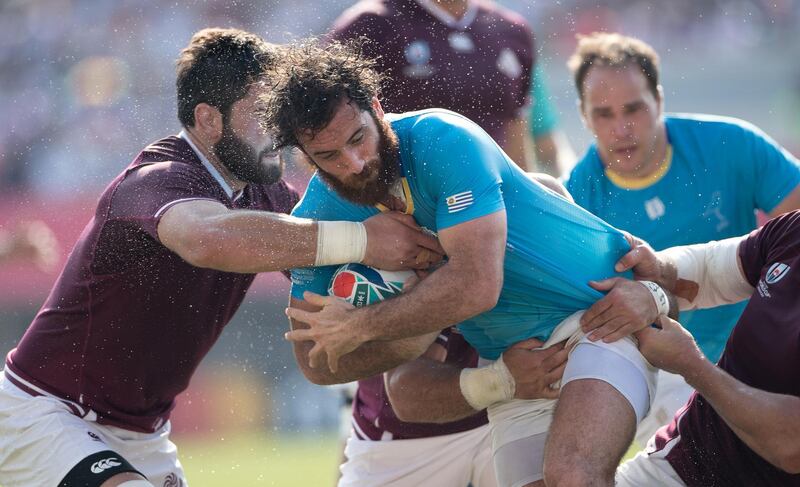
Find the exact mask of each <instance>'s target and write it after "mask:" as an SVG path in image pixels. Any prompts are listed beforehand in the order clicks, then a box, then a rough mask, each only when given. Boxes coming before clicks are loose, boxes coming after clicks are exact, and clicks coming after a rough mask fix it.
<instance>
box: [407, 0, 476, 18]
mask: <svg viewBox="0 0 800 487" xmlns="http://www.w3.org/2000/svg"><path fill="white" fill-rule="evenodd" d="M418 1H419V2H420V3H426V4H427V5H428V6H429V7H430V8H435V9H439V10H443V11H444V12H446V13H447V14H448V15H450V16H451V17H453V19H454V20H456V21H458V20H461V19H462V18H463V17H464V15H465V14H466V13H467V10H468V9H469V0H418Z"/></svg>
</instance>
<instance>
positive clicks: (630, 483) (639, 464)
mask: <svg viewBox="0 0 800 487" xmlns="http://www.w3.org/2000/svg"><path fill="white" fill-rule="evenodd" d="M670 450H671V448H669V447H668V448H665V449H663V450H660V451H657V452H655V453H653V454H647V453H645V452H641V451H640V452H639V453H637V454H636V456H635V457H633V458H631V459H630V460H628V461H627V462H625V463H623V464H622V465H620V466H619V468H618V469H617V475H616V477H615V479H614V481H615V482H614V485H615V486H616V487H641V486H645V485H658V486H659V487H686V484H685V483H684V482H683V480H681V478H680V477H679V476H678V474H677V473H675V469H673V468H672V465H670V464H669V462H668V461H667V460H666V456H667V454H668V453H669V451H670Z"/></svg>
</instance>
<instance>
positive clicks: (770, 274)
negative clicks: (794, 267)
mask: <svg viewBox="0 0 800 487" xmlns="http://www.w3.org/2000/svg"><path fill="white" fill-rule="evenodd" d="M789 269H791V267H789V266H788V265H786V264H784V263H782V262H776V263H774V264H772V265H771V266H769V269H767V275H766V276H765V280H766V281H767V284H775V283H776V282H778V281H780V280H781V279H783V278H784V276H786V274H788V273H789Z"/></svg>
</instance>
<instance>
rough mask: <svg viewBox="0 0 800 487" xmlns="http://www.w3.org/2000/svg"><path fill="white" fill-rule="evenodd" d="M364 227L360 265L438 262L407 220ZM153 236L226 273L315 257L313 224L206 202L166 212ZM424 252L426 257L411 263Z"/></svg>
mask: <svg viewBox="0 0 800 487" xmlns="http://www.w3.org/2000/svg"><path fill="white" fill-rule="evenodd" d="M364 227H365V228H366V231H367V250H366V254H365V257H364V259H363V262H364V263H365V264H368V265H373V266H375V267H381V268H384V269H399V268H409V267H415V268H426V267H427V266H428V265H429V264H430V262H435V261H437V260H438V259H440V258H441V252H442V250H441V247H440V246H439V244H438V242H436V241H435V239H434V238H432V237H430V236H428V235H426V234H424V233H423V232H421V231H420V230H419V227H417V226H416V224H414V223H413V220H412V219H411V217H410V216H408V215H397V214H391V215H390V214H385V215H377V216H374V217H372V218H370V219H369V220H367V221H365V222H364ZM158 236H159V239H160V240H161V242H162V243H163V244H164V245H165V246H166V247H167V248H169V249H170V250H172V251H173V252H175V253H176V254H178V255H179V256H181V258H182V259H184V260H185V261H187V262H189V263H190V264H192V265H194V266H197V267H207V268H212V269H218V270H222V271H227V272H240V273H255V272H269V271H279V270H283V269H291V268H294V267H308V266H312V265H314V262H315V258H316V255H317V224H316V222H314V221H313V220H307V219H303V218H295V217H292V216H289V215H284V214H282V213H273V212H268V211H252V210H230V209H228V208H226V207H225V206H224V205H222V204H221V203H217V202H214V201H207V200H194V201H187V202H185V203H179V204H176V205H174V206H172V207H171V208H169V209H168V210H167V211H166V213H164V215H163V216H162V217H161V221H160V222H159V225H158ZM423 250H430V252H427V251H426V252H425V255H426V258H425V259H423V261H421V262H416V260H415V259H416V257H417V256H418V255H420V254H421V252H422V251H423ZM428 257H430V258H428ZM339 263H340V264H344V263H346V262H339Z"/></svg>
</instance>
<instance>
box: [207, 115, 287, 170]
mask: <svg viewBox="0 0 800 487" xmlns="http://www.w3.org/2000/svg"><path fill="white" fill-rule="evenodd" d="M212 150H213V151H214V154H216V155H217V158H218V159H219V162H220V163H221V164H222V165H223V166H225V167H226V168H227V169H228V170H229V171H230V172H231V173H233V175H234V176H236V178H237V179H240V180H242V181H245V182H248V183H253V184H273V183H276V182H278V180H280V178H281V176H282V175H283V159H282V158H281V157H279V156H278V154H275V153H273V152H272V150H271V147H265V148H264V149H262V150H261V151H260V152H258V153H256V149H254V148H253V147H252V146H251V145H249V144H248V143H247V142H245V141H244V140H242V139H240V138H239V137H237V136H236V135H235V134H234V133H233V130H232V129H231V127H230V125H227V124H225V125H224V126H223V128H222V138H220V139H219V142H217V143H216V144H214V146H213V147H212Z"/></svg>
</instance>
